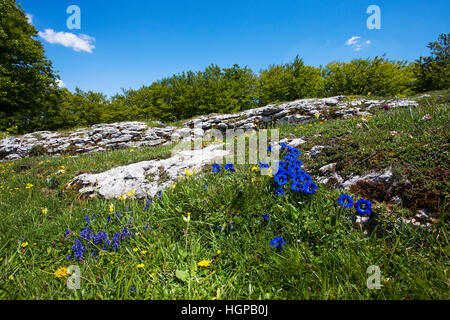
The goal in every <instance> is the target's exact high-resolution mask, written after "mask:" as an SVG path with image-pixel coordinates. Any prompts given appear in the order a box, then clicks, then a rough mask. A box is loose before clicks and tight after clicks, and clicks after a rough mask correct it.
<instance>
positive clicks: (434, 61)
mask: <svg viewBox="0 0 450 320" xmlns="http://www.w3.org/2000/svg"><path fill="white" fill-rule="evenodd" d="M427 48H429V49H430V50H431V55H430V56H429V57H420V58H419V59H418V60H416V62H415V64H414V74H415V76H416V82H415V90H416V91H419V92H423V91H428V90H441V89H447V88H449V87H450V33H447V34H445V33H443V34H441V35H439V38H438V40H437V41H434V42H430V43H429V44H428V46H427Z"/></svg>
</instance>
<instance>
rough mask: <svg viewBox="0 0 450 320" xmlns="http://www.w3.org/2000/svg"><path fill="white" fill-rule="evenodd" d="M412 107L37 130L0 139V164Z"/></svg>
mask: <svg viewBox="0 0 450 320" xmlns="http://www.w3.org/2000/svg"><path fill="white" fill-rule="evenodd" d="M385 105H389V106H390V108H397V107H414V106H416V105H417V102H415V101H412V100H407V99H397V100H367V99H348V98H347V97H344V96H338V97H333V98H325V99H302V100H297V101H293V102H288V103H282V104H278V105H275V104H272V105H268V106H265V107H261V108H256V109H250V110H246V111H243V112H240V113H236V114H228V115H217V114H212V115H209V116H202V117H198V118H195V119H192V120H189V121H187V122H186V123H185V125H184V128H176V127H167V126H164V125H163V124H161V127H152V128H150V127H149V126H148V125H147V124H146V123H143V122H121V123H112V124H98V125H94V126H92V127H90V128H83V129H77V130H74V131H71V132H50V131H40V132H34V133H29V134H26V135H24V136H20V137H7V138H5V139H3V140H0V160H16V159H20V158H24V157H27V156H33V155H42V154H49V155H55V156H58V155H61V154H73V155H75V154H82V153H92V152H99V151H106V150H111V149H119V148H130V147H131V148H133V147H141V146H150V147H152V146H157V145H162V144H164V143H170V142H171V141H177V140H180V139H181V138H184V137H187V136H193V137H201V136H202V135H203V133H204V131H205V130H208V129H218V130H221V131H225V130H227V129H243V130H248V129H257V128H264V127H268V126H273V125H275V126H276V125H283V124H303V123H308V122H311V121H313V120H315V119H329V118H344V119H345V118H351V117H364V116H368V115H370V114H371V110H373V109H375V108H382V107H384V106H385Z"/></svg>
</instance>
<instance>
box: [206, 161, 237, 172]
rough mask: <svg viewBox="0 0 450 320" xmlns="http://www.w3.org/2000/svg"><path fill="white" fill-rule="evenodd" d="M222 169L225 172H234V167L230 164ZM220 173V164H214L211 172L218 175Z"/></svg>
mask: <svg viewBox="0 0 450 320" xmlns="http://www.w3.org/2000/svg"><path fill="white" fill-rule="evenodd" d="M223 167H224V169H225V170H226V171H229V172H236V169H235V168H234V165H233V164H232V163H228V164H226V165H224V166H223ZM220 171H221V167H220V164H217V163H214V164H213V167H212V172H213V173H219V172H220Z"/></svg>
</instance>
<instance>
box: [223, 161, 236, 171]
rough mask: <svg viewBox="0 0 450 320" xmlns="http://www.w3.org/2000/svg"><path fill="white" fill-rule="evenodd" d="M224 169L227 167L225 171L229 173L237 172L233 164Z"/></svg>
mask: <svg viewBox="0 0 450 320" xmlns="http://www.w3.org/2000/svg"><path fill="white" fill-rule="evenodd" d="M224 167H225V170H227V171H230V172H236V170H235V169H234V166H233V164H232V163H228V164H226V165H225V166H224Z"/></svg>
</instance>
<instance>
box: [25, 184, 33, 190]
mask: <svg viewBox="0 0 450 320" xmlns="http://www.w3.org/2000/svg"><path fill="white" fill-rule="evenodd" d="M25 188H27V189H31V188H33V184H31V183H27V186H26V187H25Z"/></svg>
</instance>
